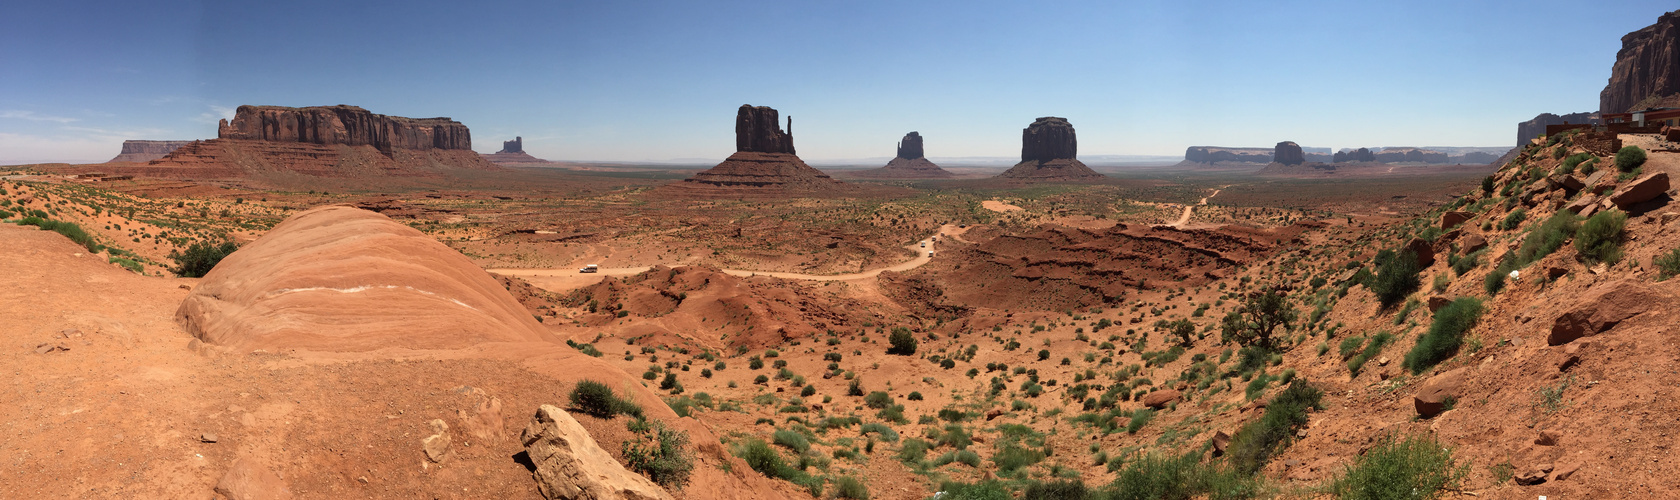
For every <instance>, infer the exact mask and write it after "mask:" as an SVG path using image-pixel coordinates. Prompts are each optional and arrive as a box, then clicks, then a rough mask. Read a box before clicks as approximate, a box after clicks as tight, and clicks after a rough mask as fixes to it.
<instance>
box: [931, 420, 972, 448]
mask: <svg viewBox="0 0 1680 500" xmlns="http://www.w3.org/2000/svg"><path fill="white" fill-rule="evenodd" d="M934 441H936V442H938V444H939V445H941V446H950V447H952V448H955V449H958V450H963V449H967V448H968V445H971V444H974V438H973V437H972V436H970V435H969V433H968V431H967V430H964V429H963V426H961V425H957V424H949V425H946V426H945V431H944V432H939V433H938V435H937V436H936V437H935V438H934Z"/></svg>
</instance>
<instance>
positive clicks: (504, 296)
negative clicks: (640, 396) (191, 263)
mask: <svg viewBox="0 0 1680 500" xmlns="http://www.w3.org/2000/svg"><path fill="white" fill-rule="evenodd" d="M175 317H176V320H177V321H179V322H180V323H181V324H182V326H184V327H185V328H186V329H187V331H189V332H191V333H192V334H193V335H195V336H197V337H198V338H199V339H201V340H203V341H205V342H208V343H211V344H217V345H222V346H228V347H232V348H234V349H236V350H253V349H279V348H294V349H307V350H316V351H335V352H357V351H371V350H376V349H381V348H387V347H397V348H408V349H457V348H463V347H467V346H471V345H474V344H479V343H483V342H523V341H539V340H543V339H544V338H545V337H546V336H548V334H547V333H546V332H545V331H544V330H543V329H542V326H541V325H540V324H538V323H537V322H536V320H535V319H533V318H532V317H531V316H530V314H529V313H527V312H525V309H524V308H523V307H522V306H520V305H519V303H518V302H516V301H515V300H514V299H513V297H512V296H511V295H509V294H508V292H507V290H505V289H503V288H502V287H501V285H499V284H498V283H497V282H496V280H495V279H493V278H491V277H490V275H489V274H488V273H485V272H484V270H483V269H480V268H479V267H478V266H476V265H474V264H473V263H472V261H470V260H467V258H466V257H465V256H462V255H461V254H460V253H458V252H456V251H455V250H452V249H450V248H449V247H447V246H444V245H443V244H442V243H438V242H437V240H434V239H432V238H431V237H428V236H426V235H424V234H421V233H420V232H419V231H416V230H414V229H413V228H410V227H408V226H405V225H402V224H398V223H396V222H394V221H392V220H391V219H389V218H387V217H385V216H383V215H380V214H378V213H374V212H370V211H366V210H361V209H356V208H350V207H345V206H328V207H321V208H316V209H313V210H309V211H306V212H303V213H299V214H297V215H294V216H292V217H291V218H290V219H287V220H286V221H285V222H282V223H281V224H280V225H278V226H275V227H274V229H273V230H270V231H269V232H268V234H265V235H263V237H262V238H259V239H257V241H255V242H253V243H251V244H249V245H246V246H245V247H244V248H241V249H240V250H239V251H237V252H234V253H233V254H232V255H229V256H228V257H227V258H226V259H224V260H222V262H221V263H220V264H218V265H217V266H216V268H215V269H213V270H211V271H210V273H209V274H208V275H206V276H205V277H204V280H203V281H202V282H201V283H200V284H199V285H198V286H197V287H195V288H193V291H192V293H191V294H189V295H188V296H187V298H186V300H184V301H182V303H181V307H180V309H179V310H177V311H176V313H175Z"/></svg>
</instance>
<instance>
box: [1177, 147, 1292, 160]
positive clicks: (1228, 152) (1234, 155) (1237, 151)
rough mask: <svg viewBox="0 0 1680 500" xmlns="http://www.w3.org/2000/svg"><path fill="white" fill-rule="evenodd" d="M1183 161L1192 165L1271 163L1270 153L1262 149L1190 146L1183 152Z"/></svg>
mask: <svg viewBox="0 0 1680 500" xmlns="http://www.w3.org/2000/svg"><path fill="white" fill-rule="evenodd" d="M1184 161H1188V162H1193V163H1217V162H1222V161H1223V162H1244V163H1266V162H1269V161H1272V151H1271V150H1268V149H1264V148H1225V147H1218V146H1190V147H1189V148H1187V149H1185V150H1184Z"/></svg>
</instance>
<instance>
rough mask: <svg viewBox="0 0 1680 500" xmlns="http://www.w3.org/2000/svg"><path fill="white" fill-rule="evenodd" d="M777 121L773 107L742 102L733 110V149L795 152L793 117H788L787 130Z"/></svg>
mask: <svg viewBox="0 0 1680 500" xmlns="http://www.w3.org/2000/svg"><path fill="white" fill-rule="evenodd" d="M777 122H778V118H777V116H776V110H775V109H774V108H771V107H769V106H756V107H755V106H753V105H751V104H742V105H741V108H740V109H739V110H737V111H736V112H735V151H737V152H753V153H785V154H790V155H791V154H795V153H794V151H793V117H792V116H789V117H788V129H787V132H782V128H781V127H780V126H779V123H777Z"/></svg>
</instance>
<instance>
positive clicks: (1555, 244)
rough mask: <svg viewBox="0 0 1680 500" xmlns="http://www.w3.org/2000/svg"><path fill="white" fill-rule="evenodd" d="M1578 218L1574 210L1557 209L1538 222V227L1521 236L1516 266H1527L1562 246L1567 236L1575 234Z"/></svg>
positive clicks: (1570, 236) (1566, 240) (1578, 226)
mask: <svg viewBox="0 0 1680 500" xmlns="http://www.w3.org/2000/svg"><path fill="white" fill-rule="evenodd" d="M1580 220H1581V217H1580V216H1579V215H1575V213H1574V212H1570V211H1568V210H1559V211H1558V212H1557V213H1556V214H1552V216H1551V217H1549V218H1547V219H1546V222H1542V223H1540V227H1538V228H1535V229H1534V230H1533V231H1529V232H1528V236H1525V237H1523V241H1522V246H1519V247H1517V267H1523V266H1527V265H1529V264H1531V263H1533V262H1534V261H1537V260H1540V259H1543V258H1545V257H1546V256H1547V255H1551V254H1552V252H1555V251H1557V249H1559V248H1562V247H1563V244H1564V243H1566V242H1568V241H1569V238H1573V237H1574V236H1575V232H1576V231H1577V230H1578V229H1579V228H1580V224H1581V223H1580Z"/></svg>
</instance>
